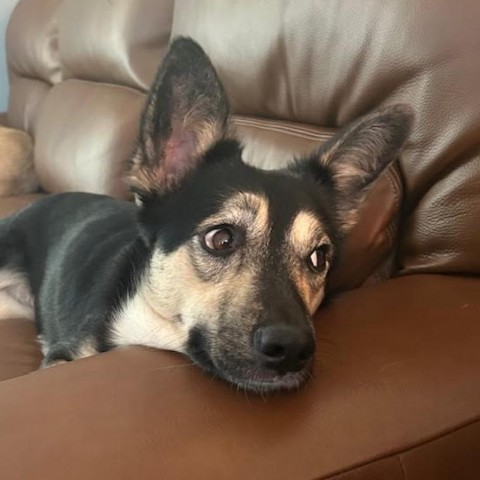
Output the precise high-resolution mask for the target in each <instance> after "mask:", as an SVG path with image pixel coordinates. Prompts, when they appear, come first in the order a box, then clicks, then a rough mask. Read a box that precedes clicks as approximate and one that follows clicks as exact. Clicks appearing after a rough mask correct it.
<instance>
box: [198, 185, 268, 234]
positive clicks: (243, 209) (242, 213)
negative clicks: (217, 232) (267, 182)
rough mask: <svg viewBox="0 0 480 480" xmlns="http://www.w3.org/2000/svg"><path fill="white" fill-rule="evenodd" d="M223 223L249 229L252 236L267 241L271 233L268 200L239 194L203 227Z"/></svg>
mask: <svg viewBox="0 0 480 480" xmlns="http://www.w3.org/2000/svg"><path fill="white" fill-rule="evenodd" d="M222 223H234V224H238V225H242V226H245V227H248V233H249V234H250V235H251V236H253V237H254V238H264V239H265V240H267V239H268V236H269V231H270V218H269V204H268V200H267V198H266V197H264V196H263V195H258V194H255V193H250V192H241V193H237V194H235V195H233V196H232V197H231V198H229V199H228V200H226V201H225V203H224V204H223V206H222V208H221V209H220V211H219V212H218V213H217V214H215V215H213V216H211V217H209V218H207V219H206V220H205V221H204V222H202V225H201V227H204V226H210V225H213V224H222Z"/></svg>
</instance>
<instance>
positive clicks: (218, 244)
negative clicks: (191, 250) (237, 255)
mask: <svg viewBox="0 0 480 480" xmlns="http://www.w3.org/2000/svg"><path fill="white" fill-rule="evenodd" d="M203 243H204V245H205V247H206V249H207V250H209V251H210V252H212V253H220V254H221V253H228V252H230V251H232V250H233V249H234V248H235V247H236V246H237V241H236V235H235V231H234V230H233V229H232V228H231V227H217V228H214V229H212V230H209V231H208V232H207V233H206V234H205V235H204V237H203Z"/></svg>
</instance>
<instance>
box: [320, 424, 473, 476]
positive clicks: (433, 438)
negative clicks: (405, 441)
mask: <svg viewBox="0 0 480 480" xmlns="http://www.w3.org/2000/svg"><path fill="white" fill-rule="evenodd" d="M475 424H479V425H480V415H478V416H477V417H474V418H473V419H471V420H466V421H465V422H462V423H461V424H459V425H457V426H455V427H452V428H450V429H447V430H445V431H443V432H440V433H437V434H435V435H432V436H431V437H427V438H426V439H425V440H422V441H419V442H415V443H413V444H412V445H410V446H408V447H406V448H402V449H398V450H393V451H391V452H389V453H386V454H383V455H379V456H378V457H375V456H374V457H372V458H371V459H369V460H367V461H365V462H361V463H360V462H358V463H356V464H355V465H353V466H351V467H348V468H345V469H342V470H338V471H336V472H334V473H329V474H327V476H325V475H322V476H321V477H314V478H313V479H312V480H335V477H337V476H338V475H342V474H345V473H348V472H353V471H355V470H357V469H359V468H361V467H365V466H366V465H370V464H373V463H375V462H378V461H379V460H383V459H385V458H391V457H397V456H400V455H403V454H406V453H408V452H411V451H414V450H415V449H417V448H419V447H422V446H423V445H428V444H431V443H433V442H435V441H436V440H440V439H442V438H447V437H448V436H449V435H451V434H454V433H456V432H459V431H461V430H463V429H464V428H468V427H470V426H472V425H475Z"/></svg>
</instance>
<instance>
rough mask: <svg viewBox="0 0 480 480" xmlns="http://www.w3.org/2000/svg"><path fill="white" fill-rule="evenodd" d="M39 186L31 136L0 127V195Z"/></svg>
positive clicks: (31, 189)
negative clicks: (34, 165)
mask: <svg viewBox="0 0 480 480" xmlns="http://www.w3.org/2000/svg"><path fill="white" fill-rule="evenodd" d="M37 187H38V184H37V180H36V177H35V170H34V167H33V146H32V140H31V138H30V136H29V135H28V134H27V133H25V132H22V131H20V130H14V129H12V128H5V127H0V196H7V195H18V194H21V193H31V192H34V191H36V189H37Z"/></svg>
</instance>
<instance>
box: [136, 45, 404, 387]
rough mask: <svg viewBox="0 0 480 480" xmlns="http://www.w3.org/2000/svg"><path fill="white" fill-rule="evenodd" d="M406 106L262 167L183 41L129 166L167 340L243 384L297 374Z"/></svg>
mask: <svg viewBox="0 0 480 480" xmlns="http://www.w3.org/2000/svg"><path fill="white" fill-rule="evenodd" d="M411 117H412V115H411V113H410V109H409V108H407V107H406V106H401V105H397V106H393V107H389V108H385V109H383V110H381V111H378V112H376V113H373V114H371V115H369V116H366V117H364V118H362V119H360V120H359V121H358V122H357V123H355V124H353V125H352V126H350V127H349V128H347V129H345V130H343V131H342V132H340V133H339V134H337V135H336V136H335V137H334V138H332V139H331V140H330V141H329V142H327V143H326V144H324V145H323V146H321V147H320V148H319V150H317V151H315V152H313V153H312V154H311V155H310V156H309V157H308V158H305V159H299V160H295V161H292V164H291V166H290V167H289V168H287V169H283V170H279V171H269V172H266V171H262V170H259V169H257V168H254V167H252V166H249V165H246V164H245V163H243V162H242V147H241V145H240V144H239V142H238V141H236V140H235V138H234V137H233V136H232V134H231V132H230V127H229V110H228V104H227V100H226V96H225V92H224V90H223V87H222V85H221V83H220V81H219V79H218V76H217V74H216V72H215V69H214V68H213V66H212V64H211V63H210V61H209V59H208V57H207V56H206V55H205V53H204V52H203V50H202V49H201V48H200V47H199V46H198V45H197V44H196V43H195V42H193V41H192V40H189V39H184V38H180V39H177V40H175V41H174V42H173V43H172V45H171V48H170V50H169V52H168V54H167V56H166V58H165V60H164V62H163V65H162V66H161V68H160V70H159V72H158V75H157V78H156V80H155V82H154V85H153V87H152V89H151V91H150V93H149V96H148V99H147V103H146V107H145V111H144V113H143V117H142V122H141V127H140V134H139V141H138V144H137V148H136V150H135V152H134V155H133V157H132V162H131V168H130V174H129V183H130V187H131V189H132V191H133V192H134V193H135V196H136V198H137V201H138V203H139V204H140V222H141V225H142V229H143V232H144V235H145V238H146V241H147V242H149V243H150V244H151V246H152V252H153V253H152V257H151V260H150V264H149V267H148V286H147V290H146V292H147V293H146V294H145V297H146V301H147V302H148V303H149V305H150V307H151V308H152V309H153V310H154V311H156V312H158V317H159V329H162V328H163V329H164V330H165V348H170V349H172V350H178V351H182V352H184V353H187V355H189V356H190V357H191V358H192V359H193V360H194V361H195V362H196V363H197V364H199V365H201V366H202V367H203V368H205V369H206V370H208V371H210V372H212V373H214V374H216V375H218V376H220V377H222V378H224V379H227V380H229V381H231V382H233V383H235V384H237V385H239V386H242V387H244V388H248V389H257V390H259V389H262V390H268V389H280V388H293V387H296V386H298V385H300V384H301V383H302V382H303V381H304V380H305V378H306V377H307V376H308V372H309V368H310V365H311V360H312V356H313V353H314V349H315V343H314V332H313V326H312V321H311V318H312V315H313V313H314V312H315V310H316V309H317V307H318V306H319V304H320V303H321V301H322V299H323V297H324V288H325V283H326V279H327V275H328V272H329V270H330V268H331V266H332V263H333V262H334V259H335V255H336V253H337V251H338V248H339V242H340V240H341V238H342V236H343V235H344V234H345V233H346V232H347V231H348V229H349V228H350V227H351V225H352V224H353V223H354V222H355V218H356V212H357V209H358V208H359V205H360V204H361V202H362V200H363V199H364V198H365V195H366V192H367V190H368V188H369V185H370V184H371V183H372V182H373V181H374V180H375V178H376V177H377V176H378V175H379V174H380V173H381V172H382V170H383V169H384V168H385V167H386V166H387V165H388V164H389V163H390V162H392V161H393V160H394V159H395V158H396V157H397V156H398V154H399V152H400V150H401V149H402V147H403V145H404V143H405V141H406V139H407V136H408V133H409V129H410V124H411Z"/></svg>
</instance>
